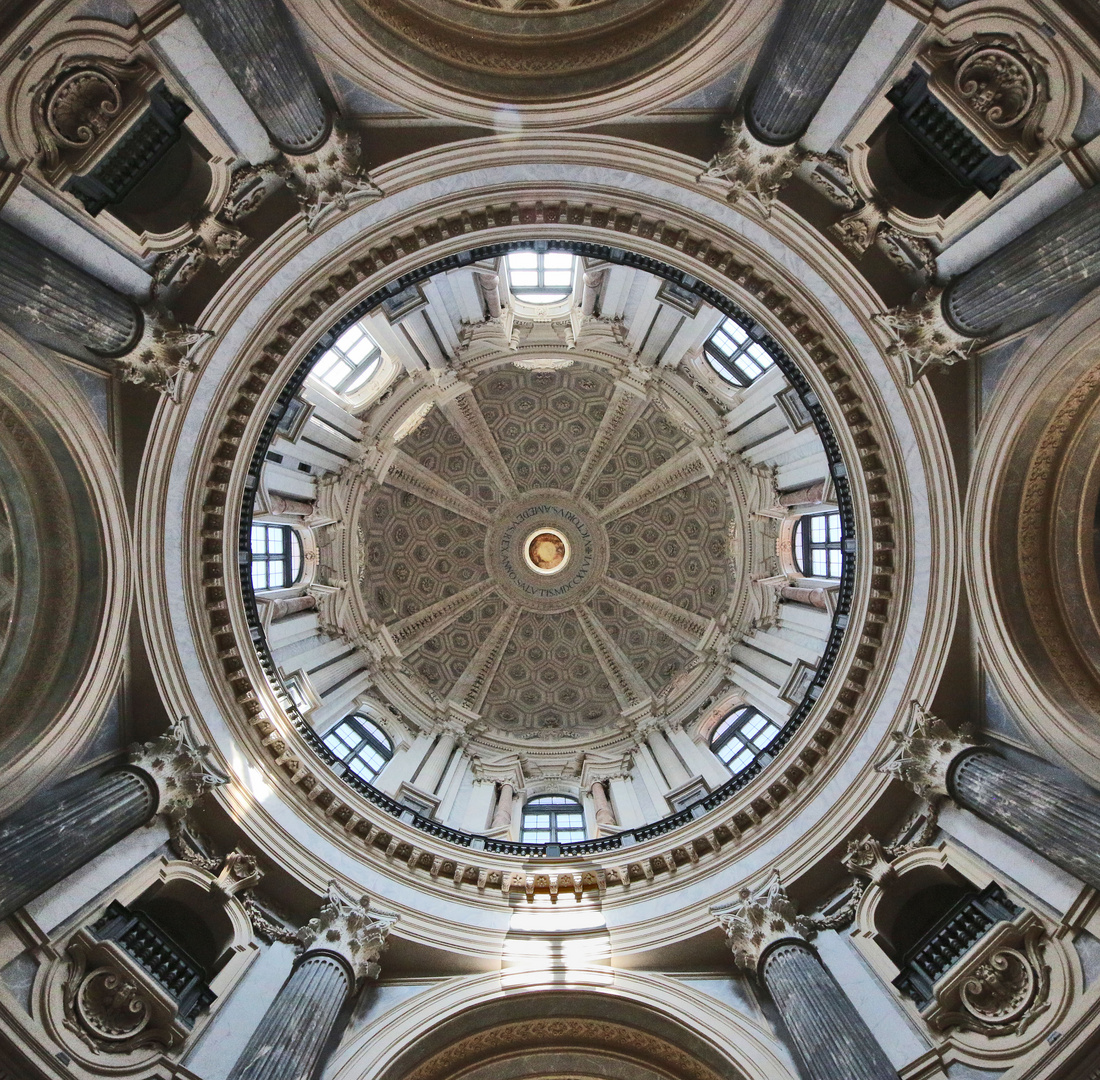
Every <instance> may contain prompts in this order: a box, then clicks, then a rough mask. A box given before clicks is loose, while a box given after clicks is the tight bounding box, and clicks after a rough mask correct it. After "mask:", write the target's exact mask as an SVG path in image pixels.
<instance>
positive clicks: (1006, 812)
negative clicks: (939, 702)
mask: <svg viewBox="0 0 1100 1080" xmlns="http://www.w3.org/2000/svg"><path fill="white" fill-rule="evenodd" d="M894 739H895V741H896V743H897V747H896V750H895V752H894V755H893V756H892V757H891V758H890V760H889V761H887V762H884V763H883V764H882V765H880V766H879V768H880V770H881V771H883V772H889V773H892V774H893V775H894V776H897V777H898V779H900V780H902V781H904V782H905V783H907V784H908V785H909V786H910V787H911V788H913V790H914V791H916V792H917V793H918V794H919V795H922V796H923V797H925V798H928V799H934V798H936V797H937V796H944V795H947V796H949V797H950V798H952V799H954V800H955V802H957V803H958V804H959V805H960V806H962V807H964V808H965V809H967V810H969V811H971V813H973V814H976V815H977V816H978V817H980V818H982V819H984V820H985V821H988V822H989V823H990V824H991V825H996V826H997V827H998V828H999V829H1001V830H1003V831H1004V832H1006V833H1008V834H1009V835H1010V836H1013V837H1015V838H1016V839H1017V840H1019V841H1020V843H1022V844H1024V845H1026V846H1027V847H1029V848H1030V849H1031V850H1032V851H1035V852H1037V853H1038V854H1040V855H1042V856H1043V857H1044V858H1046V859H1049V860H1050V861H1051V862H1052V863H1054V864H1055V865H1056V866H1060V867H1061V868H1062V869H1063V870H1065V871H1067V872H1068V873H1070V874H1072V875H1073V876H1074V877H1076V878H1078V879H1079V880H1081V881H1083V882H1085V883H1086V884H1088V885H1091V886H1093V888H1100V850H1098V849H1097V844H1096V837H1097V836H1100V798H1098V797H1097V796H1096V794H1095V793H1094V792H1092V791H1090V790H1088V789H1085V788H1082V787H1076V786H1074V785H1073V784H1070V783H1067V782H1065V781H1064V780H1062V779H1060V778H1059V776H1058V773H1057V771H1056V770H1054V769H1053V768H1051V767H1049V766H1047V767H1042V766H1030V767H1029V766H1028V765H1027V764H1025V763H1024V762H1021V761H1008V760H1007V759H1005V758H1003V757H1001V756H1000V755H999V754H997V753H995V752H994V751H992V750H989V749H987V748H985V747H981V746H975V745H974V744H973V743H971V742H969V741H967V740H966V739H963V738H960V737H959V736H958V735H957V734H956V733H955V732H954V731H952V729H951V728H950V727H948V725H947V724H945V723H944V722H943V721H942V720H940V719H939V718H938V717H935V716H933V715H932V714H931V713H929V712H927V711H926V710H924V709H923V708H921V707H920V706H918V705H914V706H913V712H912V715H911V717H910V719H909V723H908V724H907V725H906V728H905V730H904V731H902V732H900V733H895V735H894Z"/></svg>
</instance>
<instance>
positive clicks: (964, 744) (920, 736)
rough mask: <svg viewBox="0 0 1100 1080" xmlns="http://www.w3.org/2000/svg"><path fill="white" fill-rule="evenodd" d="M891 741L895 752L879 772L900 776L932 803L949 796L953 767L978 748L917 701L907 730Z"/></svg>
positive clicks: (896, 735) (912, 707) (903, 781)
mask: <svg viewBox="0 0 1100 1080" xmlns="http://www.w3.org/2000/svg"><path fill="white" fill-rule="evenodd" d="M890 737H891V739H893V741H894V743H895V749H894V750H893V752H892V753H891V755H890V756H889V757H888V758H887V759H885V760H884V761H882V762H880V763H879V765H878V766H876V767H877V769H878V771H879V772H883V773H890V774H891V775H892V776H896V777H897V778H898V779H899V780H901V781H902V783H905V784H908V785H909V786H910V787H911V788H912V789H913V790H914V791H915V792H916V793H917V794H918V795H920V796H922V797H924V798H926V799H929V800H931V799H935V798H937V797H940V796H944V795H948V794H949V791H948V788H947V777H948V774H949V772H950V770H951V766H952V764H953V763H954V761H955V759H956V758H957V757H958V756H959V754H961V753H963V752H964V751H966V750H970V749H971V748H972V747H973V746H974V745H975V744H974V743H972V742H970V741H969V740H968V739H965V738H963V737H961V736H960V735H959V734H958V733H956V732H955V731H953V730H952V729H951V728H950V727H948V726H947V724H945V723H944V722H943V721H942V720H940V719H939V718H938V717H936V716H933V715H932V714H931V713H930V712H928V711H927V710H926V709H925V708H924V707H923V706H921V705H919V704H918V703H917V702H915V701H914V702H913V704H912V706H911V712H910V714H909V720H908V722H907V723H906V725H905V727H904V729H903V730H901V731H895V732H892V733H891V735H890Z"/></svg>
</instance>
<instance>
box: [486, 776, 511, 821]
mask: <svg viewBox="0 0 1100 1080" xmlns="http://www.w3.org/2000/svg"><path fill="white" fill-rule="evenodd" d="M515 798H516V789H515V788H514V787H513V786H512V785H511V784H509V783H508V781H507V780H506V781H505V782H504V783H503V784H501V785H500V793H499V794H498V795H497V806H496V809H495V810H494V811H493V820H492V823H491V824H490V826H489V828H490V830H495V829H507V828H510V827H511V825H512V806H513V803H514V802H515Z"/></svg>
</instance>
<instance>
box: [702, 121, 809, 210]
mask: <svg viewBox="0 0 1100 1080" xmlns="http://www.w3.org/2000/svg"><path fill="white" fill-rule="evenodd" d="M724 130H725V132H726V140H725V142H724V143H723V145H722V148H721V149H720V150H719V151H718V153H717V154H715V155H714V157H713V158H711V160H710V162H709V163H708V165H707V167H706V169H705V170H704V171H703V173H702V174H701V175H700V177H699V179H700V180H703V179H714V180H720V181H722V182H724V183H725V184H727V185H728V191H727V192H726V200H727V201H728V202H743V201H749V202H751V203H755V205H756V207H757V209H758V210H759V211H760V212H761V214H763V216H764V217H768V216H769V215H770V214H771V207H772V203H773V202H774V201H775V199H776V196H777V195H778V194H779V190H780V188H782V187H783V185H784V184H785V183H786V182H787V181H788V180H789V179H790V178H791V177H792V176H793V175H794V173H795V170H796V169H797V168H798V167H799V166H800V165H801V164H802V163H803V162H804V161H810V160H814V159H815V155H814V154H812V153H811V152H810V151H808V150H803V149H802V148H801V147H799V146H798V144H797V143H796V144H794V145H792V146H769V145H768V144H767V143H762V142H760V141H758V140H757V139H756V138H754V137H753V135H752V134H751V133H750V132H749V129H748V127H747V126H746V125H745V122H744V120H743V119H741V118H738V119H735V120H730V121H727V122H726V124H725V125H724Z"/></svg>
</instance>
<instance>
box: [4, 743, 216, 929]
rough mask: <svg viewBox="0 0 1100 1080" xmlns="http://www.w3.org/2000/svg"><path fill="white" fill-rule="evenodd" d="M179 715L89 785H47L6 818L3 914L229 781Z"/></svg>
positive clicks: (8, 913) (8, 912)
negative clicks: (127, 761)
mask: <svg viewBox="0 0 1100 1080" xmlns="http://www.w3.org/2000/svg"><path fill="white" fill-rule="evenodd" d="M206 750H207V748H206V747H200V746H196V745H195V744H194V743H193V742H192V741H191V739H190V737H189V736H188V734H187V731H186V729H185V728H184V726H183V725H182V724H180V723H176V724H173V726H172V728H171V729H170V731H169V732H168V734H167V735H163V736H161V737H160V738H159V739H154V740H153V741H152V742H148V743H145V744H144V745H143V746H136V747H134V748H133V749H132V750H131V761H130V764H129V765H127V766H124V767H123V768H121V769H115V770H114V771H112V772H110V773H108V774H107V775H106V776H103V777H101V778H100V779H98V780H96V781H95V782H94V783H92V784H91V785H90V786H89V785H79V786H73V787H72V788H70V789H69V790H65V789H64V788H63V789H62V790H61V791H60V792H53V791H51V792H49V793H47V794H46V795H43V796H41V797H39V798H37V799H34V800H32V801H31V802H29V803H27V804H26V805H25V806H23V807H21V808H20V809H19V810H18V811H16V813H14V814H13V815H12V816H11V817H9V818H8V819H7V820H5V821H4V822H3V824H0V919H3V918H7V917H8V916H9V915H10V914H11V913H12V912H13V911H15V910H16V908H20V907H22V906H23V905H24V904H26V903H27V902H28V901H29V900H33V899H34V898H35V897H36V896H39V895H40V894H42V893H43V892H45V891H46V890H47V889H48V888H50V887H51V886H53V885H56V884H57V883H58V882H59V881H62V880H63V879H64V878H66V877H68V875H69V874H71V873H73V871H75V870H79V869H80V867H82V866H84V865H85V864H86V863H89V862H91V860H92V859H94V858H95V857H96V856H97V855H99V854H100V853H101V852H104V851H106V850H107V848H109V847H110V846H111V845H112V844H115V843H117V842H118V841H119V840H121V839H122V838H123V837H124V836H126V835H128V834H129V833H131V832H133V830H134V829H136V828H138V826H140V825H144V824H145V823H146V822H147V821H149V820H150V818H152V817H153V815H154V814H156V813H158V812H159V813H166V814H176V813H181V812H182V811H183V810H185V809H187V807H189V806H191V805H192V804H193V803H194V801H195V799H196V798H198V797H199V796H200V795H201V794H202V793H203V792H204V791H205V790H206V789H207V788H209V787H211V786H213V785H215V784H219V783H224V782H225V778H224V777H222V776H220V775H217V774H215V773H214V772H213V771H212V770H211V769H210V768H209V766H207V765H206V764H205V762H204V761H203V757H204V755H205V752H206Z"/></svg>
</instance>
